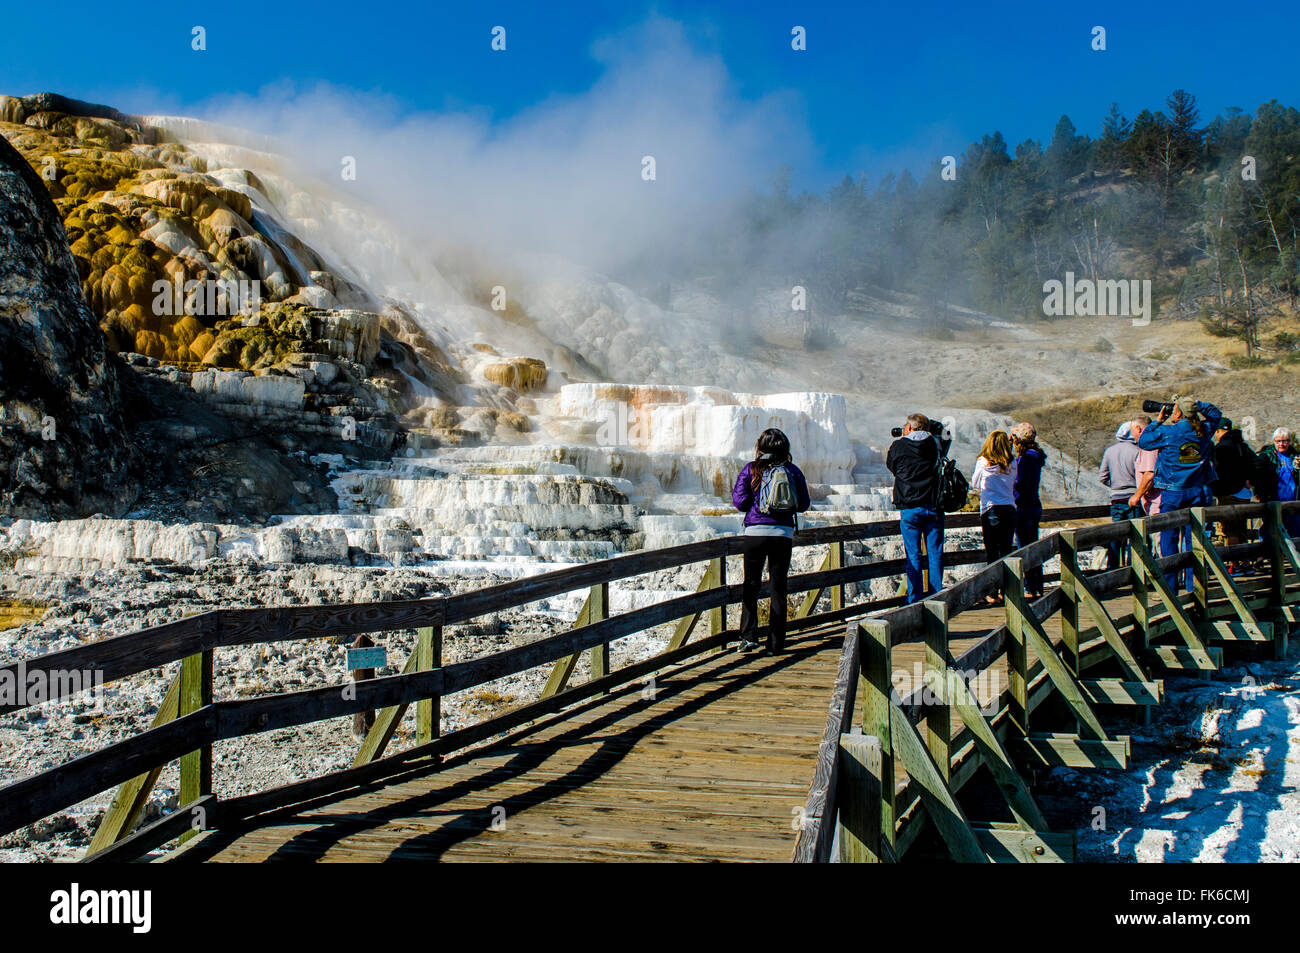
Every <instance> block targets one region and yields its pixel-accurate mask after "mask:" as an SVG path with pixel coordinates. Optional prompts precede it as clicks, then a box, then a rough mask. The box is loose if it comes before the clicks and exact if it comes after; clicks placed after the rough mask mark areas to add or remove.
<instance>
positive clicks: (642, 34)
mask: <svg viewBox="0 0 1300 953" xmlns="http://www.w3.org/2000/svg"><path fill="white" fill-rule="evenodd" d="M505 55H509V54H505ZM593 55H594V56H595V57H596V58H597V59H598V60H599V61H600V62H601V64H602V65H603V66H604V73H603V75H602V76H601V78H600V79H599V80H598V81H597V82H596V83H595V85H593V86H592V87H591V88H590V89H589V90H587V91H586V92H584V93H581V94H578V95H573V96H568V97H551V98H549V99H547V100H546V101H544V102H542V103H540V104H538V105H536V106H534V107H532V108H530V109H527V110H525V111H523V112H522V113H520V114H518V115H515V116H513V117H510V118H507V119H503V120H500V121H498V122H496V123H490V122H489V117H488V116H486V115H484V114H482V113H478V112H471V111H465V112H451V111H448V112H444V113H438V114H410V113H403V112H402V111H401V110H400V109H399V107H398V106H397V105H396V104H395V103H393V102H392V101H390V100H388V99H387V98H385V97H384V96H382V95H380V94H363V93H355V92H349V91H345V90H342V89H338V88H334V87H329V86H318V87H315V88H312V89H306V90H299V89H293V88H275V89H269V90H267V91H266V92H264V93H263V94H262V95H261V96H259V97H257V98H236V99H233V100H229V101H224V102H217V103H215V104H213V107H212V108H211V109H210V110H209V111H208V114H207V117H206V118H208V119H211V120H213V121H215V122H218V123H221V124H223V125H227V126H232V127H238V128H242V129H247V130H254V131H257V132H262V133H265V134H266V135H267V136H268V137H271V138H272V139H273V141H274V142H275V143H276V147H277V150H278V151H281V152H283V153H284V154H285V155H286V156H288V157H289V158H290V159H292V160H293V161H294V162H295V163H298V164H300V165H301V166H302V167H303V168H304V169H306V170H309V171H310V172H311V173H312V174H313V175H314V176H315V177H316V178H318V179H319V180H320V181H322V182H332V183H333V184H334V186H335V189H336V191H337V192H338V193H339V194H340V195H347V196H350V197H352V198H354V199H362V200H364V201H365V202H366V203H369V204H372V205H374V206H376V207H377V208H379V209H382V210H383V211H384V212H385V213H386V215H387V216H388V217H390V218H391V219H392V220H393V222H394V223H395V224H396V225H398V226H400V227H401V228H402V230H403V231H404V232H405V233H406V235H407V236H408V238H407V240H408V241H410V242H413V243H418V244H419V245H420V246H422V247H424V248H426V249H430V250H435V251H440V252H448V251H450V250H456V251H458V252H459V251H461V250H463V249H464V248H466V247H468V248H470V249H473V250H474V251H475V252H476V253H477V254H478V256H479V257H480V258H481V259H482V260H483V261H485V262H491V263H492V264H493V265H494V266H496V267H502V266H504V265H505V264H506V263H507V262H512V261H514V262H518V261H519V260H520V259H521V257H526V256H536V255H540V254H545V255H548V256H549V255H556V256H559V257H562V258H564V259H568V260H569V261H572V262H575V263H578V264H579V265H581V266H583V267H585V268H588V269H592V270H595V271H598V272H602V273H613V272H618V271H619V270H620V269H624V268H626V267H627V266H629V265H630V264H632V263H634V262H639V261H642V260H644V259H646V258H647V257H654V256H661V255H662V254H663V253H664V251H665V250H668V249H675V248H680V247H681V245H682V243H683V241H684V240H689V239H690V238H691V236H692V235H695V234H697V233H698V232H699V229H700V223H701V222H703V221H707V220H710V219H715V218H716V217H717V212H716V209H717V208H719V207H720V206H725V204H726V203H727V201H728V200H729V199H731V198H734V197H736V196H737V195H738V194H740V193H741V191H742V190H744V189H745V188H746V186H753V187H762V186H765V184H766V182H767V180H768V179H769V178H770V175H771V172H772V170H773V169H774V168H776V167H777V166H779V165H781V164H782V163H785V162H801V161H803V159H804V158H805V147H804V146H803V145H802V144H804V143H807V142H808V141H809V138H810V137H809V135H808V133H807V130H806V129H805V128H804V126H803V124H802V123H801V121H800V120H799V118H798V114H797V110H796V108H795V106H794V104H793V103H792V101H790V100H789V99H786V98H784V97H780V96H777V97H771V98H765V99H760V100H757V101H747V100H744V99H742V98H741V97H740V96H739V95H738V94H737V93H736V91H735V90H734V88H733V84H732V83H731V80H730V78H729V76H728V74H727V72H726V69H725V67H724V66H723V64H722V62H721V61H720V60H719V59H718V58H717V57H715V56H710V55H706V54H702V53H700V52H698V51H696V50H693V49H692V48H691V47H690V46H689V45H688V44H687V42H686V40H685V39H684V37H683V34H682V30H681V27H680V26H679V25H677V24H674V23H671V22H668V21H664V20H652V21H650V22H649V23H648V24H646V25H644V26H643V27H641V28H638V29H637V30H635V31H633V32H631V33H630V34H628V35H626V36H621V37H617V38H610V39H608V40H606V41H604V42H601V43H598V44H597V45H596V46H595V48H594V49H593ZM177 131H178V132H180V133H181V134H182V135H183V136H184V135H186V131H185V130H183V129H178V130H177ZM243 138H244V140H245V142H248V143H249V144H252V140H249V139H248V137H243ZM349 157H350V158H349ZM646 157H652V158H653V160H654V161H653V167H654V169H653V171H654V178H653V179H647V178H645V177H643V170H644V169H645V168H646V166H647V164H646V163H644V161H643V160H645V158H646ZM352 160H354V161H355V173H356V174H355V180H351V179H345V178H344V176H343V169H344V167H345V166H346V165H347V164H349V162H350V161H352Z"/></svg>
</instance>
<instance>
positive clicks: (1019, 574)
mask: <svg viewBox="0 0 1300 953" xmlns="http://www.w3.org/2000/svg"><path fill="white" fill-rule="evenodd" d="M1006 562H1007V564H1008V568H1009V571H1008V573H1007V579H1008V580H1009V582H1008V585H1007V587H1006V602H1007V606H1008V607H1009V609H1010V611H1012V612H1013V613H1014V614H1015V615H1017V616H1019V617H1020V620H1021V631H1022V633H1023V634H1024V637H1025V642H1026V643H1027V644H1028V646H1029V647H1030V648H1031V649H1033V651H1034V654H1035V655H1036V656H1038V660H1039V661H1040V662H1042V663H1043V667H1044V668H1045V669H1046V670H1047V674H1048V677H1049V678H1051V680H1052V684H1054V685H1055V686H1056V690H1057V691H1058V692H1060V693H1061V697H1062V698H1064V699H1065V701H1066V703H1067V704H1068V705H1069V706H1070V708H1071V709H1072V710H1073V711H1074V714H1075V717H1076V718H1077V719H1078V720H1079V727H1080V731H1082V732H1083V733H1085V734H1086V735H1087V736H1088V737H1090V738H1099V739H1102V740H1104V739H1105V738H1106V737H1107V735H1106V729H1105V728H1103V727H1102V726H1101V721H1100V720H1099V719H1098V718H1097V713H1096V712H1094V711H1093V710H1092V707H1091V706H1090V705H1089V704H1088V701H1087V699H1086V698H1085V697H1084V694H1083V689H1082V688H1080V687H1079V681H1078V679H1077V678H1076V677H1075V675H1074V673H1073V672H1071V671H1070V670H1069V669H1068V668H1066V666H1065V663H1064V662H1062V661H1061V657H1060V656H1059V655H1057V654H1056V651H1055V649H1053V648H1052V642H1051V639H1049V638H1048V637H1047V633H1046V632H1044V631H1043V627H1042V624H1041V623H1040V622H1039V621H1038V617H1037V616H1035V615H1034V613H1033V611H1032V610H1030V608H1029V606H1028V605H1027V604H1026V603H1025V597H1024V594H1023V593H1024V590H1023V588H1022V587H1021V585H1020V579H1022V578H1023V570H1022V569H1021V567H1020V565H1019V560H1017V559H1016V558H1015V557H1014V556H1008V557H1007V560H1006ZM1013 562H1014V563H1015V564H1016V565H1014V566H1012V565H1011V564H1012V563H1013Z"/></svg>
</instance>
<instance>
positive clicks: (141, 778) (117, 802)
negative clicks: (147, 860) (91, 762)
mask: <svg viewBox="0 0 1300 953" xmlns="http://www.w3.org/2000/svg"><path fill="white" fill-rule="evenodd" d="M180 688H181V678H180V674H179V673H178V674H177V675H176V677H175V678H173V679H172V681H171V684H170V685H168V686H167V694H166V695H164V696H163V700H162V704H161V705H160V706H159V707H158V713H157V714H156V715H154V718H153V722H152V724H151V725H150V727H152V728H157V727H158V726H159V725H163V724H166V723H167V722H169V721H171V720H172V719H174V718H175V717H176V711H177V708H178V707H179V699H180ZM162 769H163V765H161V764H159V765H157V766H155V767H154V768H152V769H150V770H149V771H146V772H145V773H144V774H141V775H137V776H136V777H134V778H131V779H130V780H129V781H126V782H124V783H123V784H122V785H121V787H119V788H118V789H117V793H116V794H115V795H114V796H113V800H112V802H111V803H110V804H109V805H108V810H107V811H105V812H104V819H103V820H102V821H100V822H99V827H97V828H96V829H95V836H94V837H92V838H91V839H90V846H89V847H87V848H86V855H85V856H86V857H92V856H94V855H95V854H98V853H99V852H100V851H103V850H107V849H108V848H109V847H110V846H111V845H113V844H115V843H117V842H118V841H120V840H122V839H123V838H124V837H126V836H127V834H129V833H130V832H131V830H132V829H134V827H135V825H136V822H137V821H139V819H140V815H141V813H143V811H144V807H145V805H146V804H147V803H149V795H150V794H152V793H153V789H154V785H155V784H157V783H158V775H160V774H162ZM83 859H84V858H83Z"/></svg>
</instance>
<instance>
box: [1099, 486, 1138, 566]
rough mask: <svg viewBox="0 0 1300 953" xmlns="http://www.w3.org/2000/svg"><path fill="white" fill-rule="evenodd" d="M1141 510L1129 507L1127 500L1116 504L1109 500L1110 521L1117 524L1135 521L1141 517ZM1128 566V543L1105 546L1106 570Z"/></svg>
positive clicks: (1136, 507) (1118, 542) (1122, 542)
mask: <svg viewBox="0 0 1300 953" xmlns="http://www.w3.org/2000/svg"><path fill="white" fill-rule="evenodd" d="M1142 515H1143V514H1142V508H1141V507H1140V506H1129V505H1128V500H1123V501H1121V502H1116V501H1114V500H1111V503H1110V521H1111V522H1112V523H1118V522H1120V521H1121V520H1135V519H1138V518H1139V517H1141V516H1142ZM1127 565H1128V543H1127V542H1126V541H1123V540H1116V541H1115V542H1113V543H1107V544H1106V568H1107V569H1118V568H1119V567H1120V566H1127Z"/></svg>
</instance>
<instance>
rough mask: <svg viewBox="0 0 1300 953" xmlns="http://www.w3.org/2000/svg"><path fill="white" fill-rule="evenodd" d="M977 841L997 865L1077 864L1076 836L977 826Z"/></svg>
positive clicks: (1066, 832) (1072, 834)
mask: <svg viewBox="0 0 1300 953" xmlns="http://www.w3.org/2000/svg"><path fill="white" fill-rule="evenodd" d="M973 830H974V831H975V838H976V840H978V841H979V844H980V847H981V848H982V849H983V850H984V852H985V853H986V854H988V856H989V860H991V861H993V862H994V863H1016V864H1071V863H1074V832H1073V831H1065V832H1061V833H1048V832H1045V831H1027V830H1021V829H1018V828H1006V827H993V826H985V825H982V824H975V825H973Z"/></svg>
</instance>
